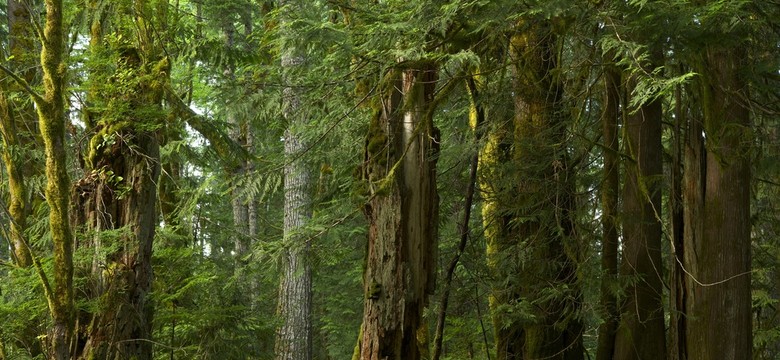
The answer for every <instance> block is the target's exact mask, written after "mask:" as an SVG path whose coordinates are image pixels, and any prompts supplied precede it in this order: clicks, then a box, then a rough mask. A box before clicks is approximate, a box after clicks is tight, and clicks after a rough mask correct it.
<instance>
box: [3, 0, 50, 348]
mask: <svg viewBox="0 0 780 360" xmlns="http://www.w3.org/2000/svg"><path fill="white" fill-rule="evenodd" d="M7 14H8V50H9V53H10V55H11V57H10V58H9V59H8V64H9V68H10V69H11V70H14V71H16V72H17V73H18V74H20V76H21V78H22V79H24V80H25V81H26V82H27V83H30V82H32V81H33V79H34V77H35V73H36V71H35V69H36V66H35V63H36V62H35V55H36V54H37V51H36V49H35V42H34V40H35V34H34V31H33V27H32V22H31V19H30V18H31V16H30V8H29V7H28V6H27V5H25V4H23V3H22V2H20V1H16V0H9V1H8V7H7ZM0 86H1V88H0V92H2V93H0V132H1V133H2V136H3V145H4V146H3V149H2V156H3V162H4V163H5V168H6V172H7V174H8V190H9V198H8V199H9V201H8V212H9V213H10V216H11V222H10V223H11V224H10V230H11V231H10V234H9V236H10V239H9V240H10V244H11V254H12V256H13V260H14V262H15V263H16V264H17V265H18V266H21V267H27V266H30V265H32V256H31V252H30V249H29V248H28V246H29V244H28V243H27V241H26V240H25V237H24V232H25V231H26V229H27V217H28V216H29V215H30V214H31V213H32V201H31V200H32V196H31V194H32V193H33V191H32V190H31V189H28V187H27V185H26V182H25V179H26V178H29V177H31V176H32V175H34V174H35V172H36V170H37V169H39V166H35V165H40V164H37V162H35V163H32V161H33V159H34V158H33V157H31V156H30V155H31V154H30V151H31V150H30V147H31V146H32V145H33V144H35V140H36V134H35V133H36V132H37V131H38V124H37V119H36V116H35V108H34V107H33V105H32V102H28V101H24V100H23V99H25V98H27V96H26V94H25V95H22V96H17V97H13V98H8V97H7V96H6V94H7V93H9V94H11V93H21V92H23V91H24V90H23V89H21V88H20V87H19V85H17V84H11V83H8V82H7V81H5V80H4V81H2V84H1V85H0ZM14 98H15V99H18V100H14ZM25 164H27V165H28V166H25ZM35 342H37V341H35Z"/></svg>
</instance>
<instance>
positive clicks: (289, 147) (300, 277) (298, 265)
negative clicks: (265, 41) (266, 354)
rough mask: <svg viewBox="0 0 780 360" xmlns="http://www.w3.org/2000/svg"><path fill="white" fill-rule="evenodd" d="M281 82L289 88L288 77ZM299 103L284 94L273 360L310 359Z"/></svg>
mask: <svg viewBox="0 0 780 360" xmlns="http://www.w3.org/2000/svg"><path fill="white" fill-rule="evenodd" d="M291 6H292V5H291ZM284 11H285V13H284V16H286V17H285V20H286V21H290V20H291V18H290V17H291V15H292V13H293V11H294V10H293V9H284ZM280 26H287V23H286V22H283V24H282V25H280ZM285 51H286V53H285V54H284V55H283V56H282V67H284V68H285V69H286V70H288V71H290V72H294V71H300V69H301V67H302V66H303V63H304V57H303V56H302V55H300V54H297V53H296V50H295V49H294V48H289V49H285ZM286 81H287V82H288V84H289V83H291V77H290V76H288V77H287V79H286ZM301 100H302V94H301V93H300V90H299V89H297V88H295V87H293V86H288V87H286V88H285V89H284V117H285V119H286V120H287V123H288V127H287V130H286V131H285V134H284V155H285V166H284V229H283V231H284V235H283V236H284V253H283V260H282V261H283V265H282V275H281V276H282V278H281V281H280V284H279V304H278V309H277V315H278V316H279V318H280V321H281V326H280V327H279V328H278V329H277V334H276V344H275V346H274V347H275V353H276V359H277V360H308V359H311V358H312V318H311V312H312V284H311V281H312V280H311V277H312V271H311V264H310V259H309V257H310V255H309V250H310V247H311V239H310V238H309V234H307V233H306V231H305V230H306V225H307V224H308V222H309V220H310V219H311V216H312V185H313V181H314V180H313V178H312V174H311V169H310V166H309V164H307V162H306V161H305V160H304V159H302V156H303V155H304V151H306V148H307V146H306V143H305V142H304V136H303V134H302V133H303V131H304V128H305V126H306V124H307V123H308V119H307V115H306V111H305V109H304V108H303V107H302V106H301Z"/></svg>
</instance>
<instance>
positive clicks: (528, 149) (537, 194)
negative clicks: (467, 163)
mask: <svg viewBox="0 0 780 360" xmlns="http://www.w3.org/2000/svg"><path fill="white" fill-rule="evenodd" d="M510 59H511V61H512V64H513V68H512V70H513V91H514V110H515V116H514V119H513V124H512V126H511V128H512V129H511V130H507V129H504V130H500V131H501V132H502V134H501V135H499V136H498V137H496V138H492V139H489V141H488V145H487V146H488V147H489V148H492V149H493V150H492V151H493V154H489V155H488V156H487V157H485V159H486V160H485V161H483V163H482V164H481V165H482V166H483V167H484V168H485V171H483V176H485V177H487V179H486V180H484V181H487V182H490V183H492V184H497V185H498V186H494V187H493V189H492V190H491V191H492V192H495V193H494V194H492V195H491V196H493V197H495V198H494V199H493V200H492V201H490V200H487V199H486V202H485V207H484V208H483V218H484V221H485V222H486V237H487V241H488V262H489V265H490V267H491V269H493V275H494V276H496V277H497V278H496V279H495V281H496V282H497V285H495V286H494V290H493V296H492V298H491V310H492V313H493V318H494V325H495V326H496V329H495V331H496V346H497V357H498V358H499V359H502V360H503V359H522V358H528V359H536V358H545V359H582V356H583V349H582V325H581V324H580V322H579V320H578V312H579V307H580V304H579V302H580V301H581V294H580V292H579V290H578V285H577V275H576V266H577V260H578V257H579V255H578V253H579V249H578V244H577V241H576V238H575V236H574V224H573V220H572V209H573V208H572V207H573V196H574V195H573V192H574V182H573V181H574V176H573V170H572V169H571V168H570V163H569V159H568V154H567V150H566V149H565V147H564V146H563V144H564V137H565V130H566V124H567V122H566V121H565V119H566V115H565V114H564V113H563V109H562V107H561V99H562V95H563V92H562V87H561V84H560V81H559V80H558V79H557V78H556V75H555V71H556V68H557V60H558V52H557V40H556V35H555V34H554V33H553V31H552V26H551V24H550V23H549V22H548V21H546V20H532V19H527V20H521V21H519V22H518V24H517V29H516V30H515V33H514V34H513V35H512V37H511V39H510ZM493 136H495V135H491V137H493ZM507 138H508V139H511V140H510V141H507ZM483 153H484V152H483ZM486 155H487V154H486ZM502 157H503V158H504V159H506V160H508V162H507V165H504V166H502V167H501V168H500V170H498V171H496V170H495V169H496V168H499V167H498V166H496V165H498V164H501V163H502V162H503V161H502V159H501V158H502ZM491 167H492V169H491ZM551 286H552V288H553V290H552V291H554V292H555V293H556V294H553V295H551V293H550V287H551ZM512 313H514V314H521V315H516V316H510V314H512Z"/></svg>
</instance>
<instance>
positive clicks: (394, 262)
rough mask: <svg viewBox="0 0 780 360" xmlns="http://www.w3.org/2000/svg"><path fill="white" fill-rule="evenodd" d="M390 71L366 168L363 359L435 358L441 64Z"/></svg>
mask: <svg viewBox="0 0 780 360" xmlns="http://www.w3.org/2000/svg"><path fill="white" fill-rule="evenodd" d="M387 76H388V83H389V84H394V86H393V87H391V88H390V90H389V93H386V94H382V99H381V104H377V106H376V107H375V114H374V117H373V119H372V120H371V123H370V125H369V133H368V137H367V140H366V150H365V154H366V162H365V163H364V168H363V177H364V179H365V181H366V182H367V186H368V195H369V196H370V197H369V200H368V202H367V204H366V205H365V208H364V212H365V215H366V218H367V219H368V223H369V230H368V252H367V255H366V256H367V259H366V269H365V273H364V275H363V282H364V290H365V301H364V306H363V325H362V327H361V337H360V343H359V344H358V345H359V357H358V358H359V359H363V360H384V359H389V360H400V359H404V360H417V359H422V358H425V357H427V346H428V345H427V341H426V339H427V331H428V329H427V326H426V324H425V322H424V321H423V318H422V316H423V311H424V309H425V308H426V306H427V305H428V296H429V295H430V294H432V293H433V290H434V282H435V271H436V255H435V254H436V249H437V245H436V239H437V229H438V195H437V192H436V160H435V159H436V153H437V152H438V145H437V144H436V141H437V139H438V134H437V130H435V128H434V127H433V123H432V112H433V106H432V100H433V92H434V90H435V84H436V70H435V68H434V65H433V64H432V63H428V62H418V63H412V64H408V65H407V67H406V68H404V69H396V70H392V71H391V72H390V73H388V74H387Z"/></svg>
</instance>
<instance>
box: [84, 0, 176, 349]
mask: <svg viewBox="0 0 780 360" xmlns="http://www.w3.org/2000/svg"><path fill="white" fill-rule="evenodd" d="M165 6H167V3H166V2H162V1H160V2H155V1H150V2H146V1H135V2H134V3H133V9H132V11H128V12H127V13H120V14H118V15H119V16H133V15H135V17H134V18H133V20H132V21H133V23H134V24H135V25H136V29H138V33H137V34H138V37H137V38H135V39H134V38H132V37H129V39H131V40H126V41H125V43H123V44H120V45H114V46H115V48H113V49H111V51H113V52H115V54H116V55H115V56H116V62H117V64H116V65H117V68H116V71H115V72H114V74H113V75H110V76H108V78H110V80H109V81H108V83H107V84H102V85H98V86H96V87H94V88H93V89H96V90H99V91H100V96H95V97H93V100H94V101H95V104H93V105H94V106H98V107H103V108H105V109H106V111H103V112H99V113H96V114H99V116H98V117H96V118H95V119H94V122H93V123H92V124H91V125H93V127H92V128H91V129H88V130H89V131H90V132H91V139H90V143H89V148H88V152H87V156H86V159H85V164H86V171H85V173H86V174H85V176H84V178H82V179H81V180H80V181H79V182H78V183H77V184H76V189H75V193H74V196H75V198H76V200H75V201H76V206H77V208H76V210H77V211H78V216H77V219H78V221H77V222H79V223H81V225H83V226H84V228H85V231H86V233H85V234H92V237H91V238H92V240H93V242H92V243H91V244H84V245H85V246H92V247H94V248H95V249H96V253H95V254H96V256H98V257H99V258H98V263H99V264H100V266H99V267H98V268H97V269H93V271H95V273H93V278H94V279H96V283H95V284H96V286H95V289H93V291H94V294H93V296H96V297H97V301H98V304H99V308H98V310H97V311H96V312H94V313H92V314H90V317H88V318H86V319H83V320H84V321H87V322H88V324H81V325H82V326H81V327H80V330H81V334H80V339H79V349H78V353H79V356H80V358H84V359H114V358H133V359H151V357H152V342H151V341H150V340H151V333H152V331H151V330H152V329H151V325H152V314H153V304H152V303H151V300H150V298H149V293H150V291H151V285H152V280H153V274H152V263H151V260H152V241H153V239H154V234H155V230H156V226H157V223H158V216H157V208H156V202H157V184H158V179H159V175H160V151H159V143H158V139H157V134H156V133H155V132H156V130H157V129H160V128H162V124H163V121H164V120H165V113H164V111H163V109H162V98H163V90H164V86H165V82H166V80H167V77H168V72H169V66H170V65H169V63H168V59H167V58H164V57H162V56H160V55H159V54H160V51H159V50H160V49H159V48H158V46H157V45H156V44H155V42H154V41H153V40H152V39H154V38H155V36H154V35H153V34H152V33H151V32H152V30H151V28H152V27H155V28H156V29H162V28H163V27H161V26H160V24H158V23H156V22H155V20H159V19H164V18H165V16H164V8H165ZM127 10H129V9H127ZM160 11H163V12H160ZM153 13H156V14H157V16H158V17H157V18H155V19H151V18H144V17H142V16H144V15H148V14H153ZM118 31H124V30H123V29H119V30H118ZM132 39H134V40H132ZM91 76H98V74H97V73H93V74H91ZM104 76H105V74H104Z"/></svg>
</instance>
